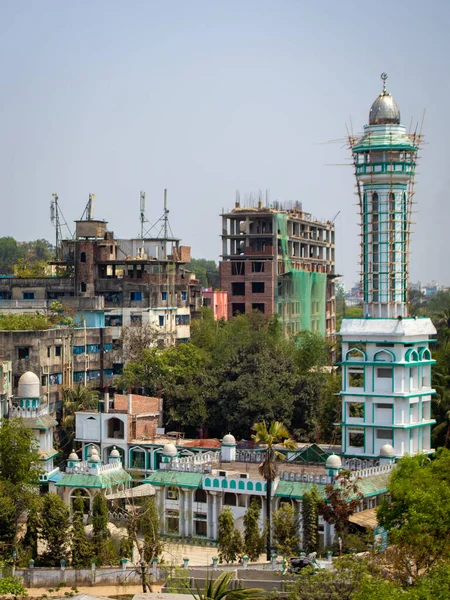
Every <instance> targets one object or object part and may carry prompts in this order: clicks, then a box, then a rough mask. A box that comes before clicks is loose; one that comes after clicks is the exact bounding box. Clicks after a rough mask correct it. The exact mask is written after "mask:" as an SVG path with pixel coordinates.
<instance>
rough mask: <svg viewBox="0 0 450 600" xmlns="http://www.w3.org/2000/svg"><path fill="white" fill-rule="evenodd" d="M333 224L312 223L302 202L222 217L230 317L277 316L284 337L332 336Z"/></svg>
mask: <svg viewBox="0 0 450 600" xmlns="http://www.w3.org/2000/svg"><path fill="white" fill-rule="evenodd" d="M334 277H335V273H334V225H333V224H332V223H331V222H330V221H328V222H321V221H317V220H314V219H313V218H312V216H311V215H310V214H308V213H306V212H304V211H303V209H302V206H301V204H300V203H299V202H296V203H294V204H293V205H292V206H287V205H286V206H283V205H282V204H279V203H274V204H273V205H271V206H270V207H268V206H266V207H263V205H262V203H261V202H260V203H259V204H258V206H257V207H252V206H247V207H244V206H241V205H240V203H239V202H236V206H235V208H234V209H233V210H231V211H230V212H227V213H224V214H222V261H221V262H220V286H221V288H222V289H223V290H224V291H226V292H228V299H229V302H228V317H229V318H230V317H231V316H233V315H234V314H236V313H241V314H244V313H249V312H251V311H252V310H259V311H260V312H262V313H264V314H268V315H271V314H274V313H278V314H279V315H280V318H281V321H282V324H283V328H284V331H285V332H286V334H296V333H298V332H299V331H302V330H310V331H317V332H320V333H322V334H323V335H325V334H326V335H328V336H333V335H334V333H335V329H336V314H335V313H336V307H335V292H334Z"/></svg>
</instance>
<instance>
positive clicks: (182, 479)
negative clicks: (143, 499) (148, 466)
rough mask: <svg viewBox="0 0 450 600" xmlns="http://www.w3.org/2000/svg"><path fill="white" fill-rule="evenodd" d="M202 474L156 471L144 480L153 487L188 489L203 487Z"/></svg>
mask: <svg viewBox="0 0 450 600" xmlns="http://www.w3.org/2000/svg"><path fill="white" fill-rule="evenodd" d="M202 478H203V474H202V473H185V472H183V471H155V472H154V473H150V475H149V476H148V477H146V478H145V479H144V483H151V484H152V485H168V486H170V485H173V486H179V487H187V488H199V487H201V483H202Z"/></svg>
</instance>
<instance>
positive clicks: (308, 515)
mask: <svg viewBox="0 0 450 600" xmlns="http://www.w3.org/2000/svg"><path fill="white" fill-rule="evenodd" d="M320 504H321V500H320V498H319V494H318V492H317V488H316V487H315V486H314V487H313V488H312V489H311V491H309V492H305V493H304V494H303V500H302V521H303V547H304V549H305V551H306V552H308V553H310V552H318V550H319V505H320Z"/></svg>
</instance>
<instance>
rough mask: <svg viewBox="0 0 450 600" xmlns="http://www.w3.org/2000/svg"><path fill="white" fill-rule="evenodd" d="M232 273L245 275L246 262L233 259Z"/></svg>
mask: <svg viewBox="0 0 450 600" xmlns="http://www.w3.org/2000/svg"><path fill="white" fill-rule="evenodd" d="M231 274H232V275H245V262H238V261H236V260H233V261H232V263H231Z"/></svg>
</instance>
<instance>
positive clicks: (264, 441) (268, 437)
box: [252, 421, 297, 560]
mask: <svg viewBox="0 0 450 600" xmlns="http://www.w3.org/2000/svg"><path fill="white" fill-rule="evenodd" d="M253 429H254V431H255V433H254V435H252V439H253V441H254V442H255V444H257V445H263V446H265V448H266V452H265V457H264V460H263V461H262V462H261V463H260V464H259V465H258V470H259V473H260V475H262V477H264V479H265V480H266V488H267V491H266V529H267V539H266V552H267V560H270V555H271V547H272V532H271V502H272V484H273V481H274V480H275V478H276V476H277V474H278V463H279V462H280V461H282V460H284V459H285V455H284V454H283V453H281V452H280V451H279V450H277V448H276V446H282V447H283V448H285V449H291V450H295V449H296V447H297V446H296V444H295V442H294V441H293V440H291V439H290V436H289V432H288V430H287V429H286V427H285V426H284V425H283V423H280V422H279V421H274V422H272V423H271V424H270V427H269V428H267V425H266V423H265V422H264V421H263V422H262V423H255V425H254V426H253Z"/></svg>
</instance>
